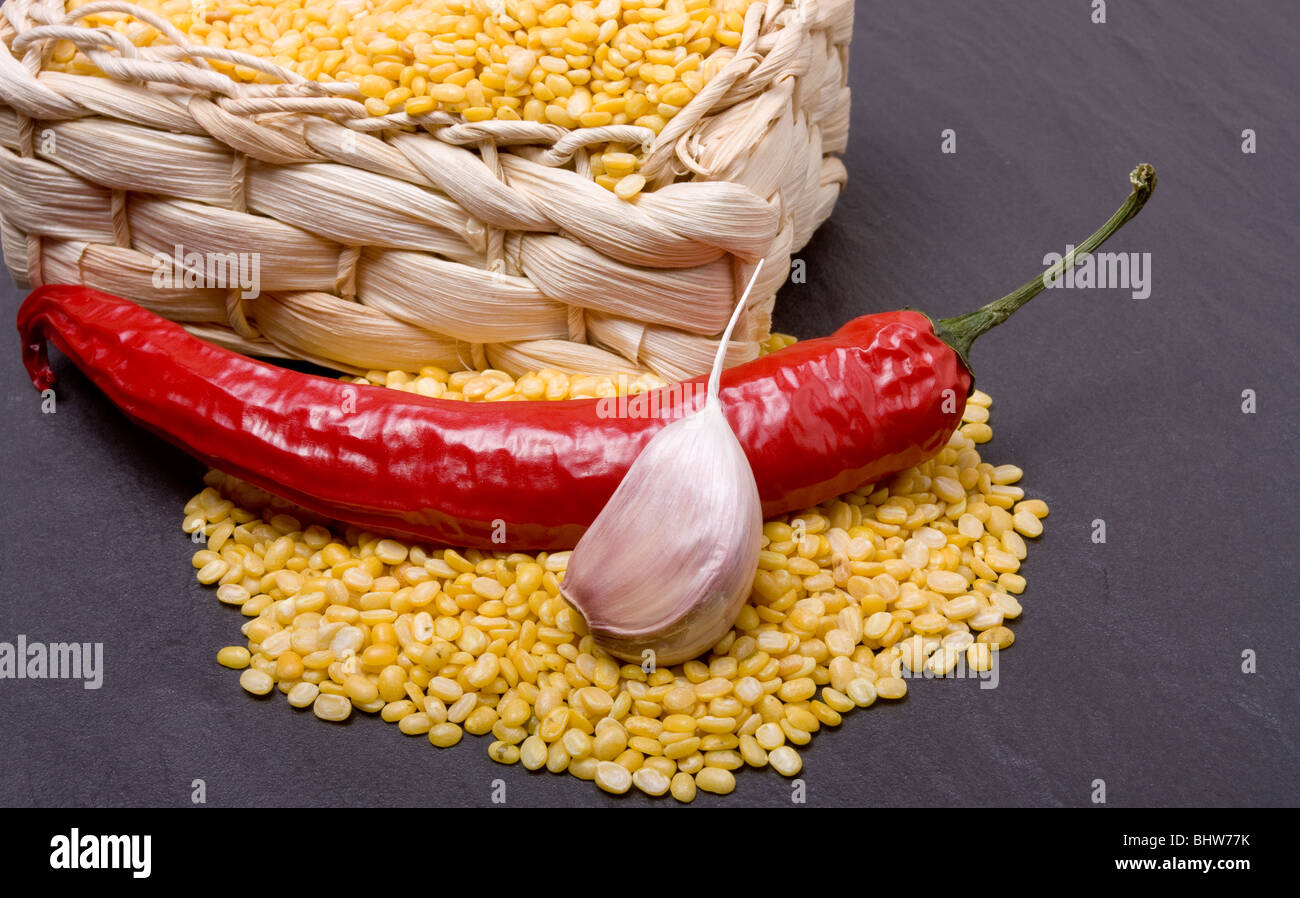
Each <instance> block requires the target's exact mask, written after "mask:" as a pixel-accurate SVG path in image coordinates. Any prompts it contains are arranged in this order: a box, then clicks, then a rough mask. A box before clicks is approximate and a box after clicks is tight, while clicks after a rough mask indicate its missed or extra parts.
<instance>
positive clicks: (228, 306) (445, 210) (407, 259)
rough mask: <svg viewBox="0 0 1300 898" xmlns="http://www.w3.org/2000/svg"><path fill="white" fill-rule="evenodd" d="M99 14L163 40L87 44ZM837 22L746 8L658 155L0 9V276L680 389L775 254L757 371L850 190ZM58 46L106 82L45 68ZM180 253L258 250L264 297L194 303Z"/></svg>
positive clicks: (751, 336) (750, 351) (186, 310)
mask: <svg viewBox="0 0 1300 898" xmlns="http://www.w3.org/2000/svg"><path fill="white" fill-rule="evenodd" d="M96 10H98V11H122V12H132V13H133V14H135V15H136V16H137V17H138V18H142V19H144V20H146V21H149V22H150V23H151V24H153V25H154V27H156V28H158V29H159V31H161V32H162V33H163V34H164V35H166V36H167V37H168V38H169V39H170V41H171V43H170V45H168V44H156V45H154V46H152V47H148V48H139V47H135V46H133V45H131V44H130V43H129V42H127V41H125V40H124V39H122V38H121V36H120V35H115V34H114V33H113V32H111V31H109V30H108V29H103V28H90V27H88V26H86V25H85V24H78V21H79V20H78V19H77V16H79V15H86V14H88V13H90V12H93V11H96ZM852 19H853V4H852V3H851V2H848V0H796V2H793V3H790V2H785V3H783V2H776V0H768V2H766V3H764V2H756V3H753V4H752V5H751V6H750V7H749V10H748V14H747V15H746V18H745V25H744V30H743V32H742V39H741V44H740V46H739V48H737V49H736V50H735V55H734V57H733V58H731V60H730V61H729V62H728V63H727V64H726V65H725V66H724V67H723V68H722V69H721V71H720V72H719V73H718V74H717V75H716V76H715V77H714V78H713V79H712V80H710V81H709V82H708V84H707V85H706V86H705V88H704V90H703V91H702V92H700V93H699V94H698V95H697V96H696V97H695V99H694V100H692V101H691V102H690V104H689V105H687V106H686V107H684V108H683V109H682V110H681V111H680V112H679V113H678V114H677V115H676V116H674V117H673V118H672V119H671V120H670V121H669V123H668V125H667V126H666V127H665V128H664V129H663V131H662V132H661V133H660V134H659V135H657V136H656V135H655V134H654V133H653V132H652V131H650V130H649V129H646V128H640V127H635V126H631V125H618V126H606V127H601V128H584V129H580V130H573V131H570V130H566V129H563V128H560V127H557V126H555V125H549V124H537V123H533V122H526V121H510V122H507V121H486V122H480V123H466V122H465V121H463V120H462V118H461V117H460V116H453V115H449V114H447V113H444V112H433V113H429V114H427V115H421V116H416V117H409V116H407V115H406V114H404V113H400V114H392V115H388V116H385V117H371V116H369V115H367V114H366V111H365V109H364V107H363V106H362V105H361V103H360V102H359V100H358V98H357V96H358V95H357V94H356V92H355V90H356V89H355V87H354V86H353V85H350V84H341V83H339V84H322V83H318V82H312V81H305V80H303V79H302V78H301V77H299V76H298V75H297V74H296V73H293V72H287V71H284V70H282V69H279V68H278V67H276V66H274V65H272V64H271V63H269V61H267V60H265V59H258V58H255V57H246V56H242V55H241V54H236V53H232V52H230V51H226V50H214V49H212V48H206V47H198V46H195V45H192V44H189V43H187V42H186V40H185V38H184V36H183V35H182V34H181V33H180V32H179V31H177V30H176V29H175V28H174V27H173V26H171V24H170V23H169V22H166V21H163V20H159V19H157V18H156V17H154V16H152V15H151V14H149V13H146V12H143V11H140V10H136V9H135V8H134V7H132V6H130V5H129V4H126V3H116V2H111V0H110V2H103V3H93V4H91V5H90V6H83V7H80V8H79V9H78V10H77V11H76V12H75V13H72V14H68V13H67V12H66V11H65V9H64V4H63V3H62V2H51V0H6V2H5V3H4V5H3V8H0V218H2V220H0V233H2V235H3V249H4V256H5V262H6V264H7V266H8V268H9V270H10V272H11V273H12V274H13V276H14V278H15V279H16V280H17V281H18V282H19V285H20V286H22V287H24V288H27V287H35V286H39V285H40V284H42V283H84V284H87V285H90V286H93V287H96V288H99V289H101V290H105V291H107V292H111V293H116V294H119V295H122V296H127V297H130V298H132V299H134V300H136V301H137V302H140V303H141V304H143V305H145V306H148V307H149V308H151V309H153V310H155V311H157V312H158V313H160V314H162V315H165V316H167V317H168V318H171V319H173V320H176V321H179V322H181V323H183V324H185V326H186V327H188V328H189V329H190V330H191V331H193V332H194V333H196V334H199V335H200V336H202V337H204V338H206V339H209V340H212V341H213V342H215V343H219V344H221V345H225V346H229V347H231V348H234V349H237V350H239V351H242V352H247V353H249V354H255V355H270V356H277V357H285V358H300V359H306V360H310V361H314V362H317V363H320V364H324V365H326V366H329V367H332V368H336V369H339V370H343V371H351V372H364V371H366V370H369V369H403V370H415V369H418V368H419V367H421V366H423V365H441V366H444V367H455V368H459V367H464V366H467V365H472V366H473V367H476V368H486V367H493V368H498V369H502V370H504V371H507V372H510V373H512V374H518V373H521V372H522V371H525V370H531V369H537V368H540V367H545V366H551V367H555V368H558V369H561V370H564V371H568V372H593V373H610V372H624V371H625V372H630V373H636V372H646V371H650V372H653V373H655V374H658V375H660V376H662V377H665V378H668V379H676V378H681V377H686V376H691V375H695V374H698V373H700V372H702V371H705V370H707V368H708V366H709V363H710V362H711V361H712V355H713V353H714V352H715V350H716V345H717V343H716V341H717V340H718V338H719V335H720V333H721V331H722V329H723V328H724V327H725V325H726V323H727V320H728V318H729V316H730V312H731V310H732V309H733V307H734V303H735V302H736V301H737V300H738V299H739V297H740V294H741V292H742V291H743V289H744V286H745V283H746V282H747V280H748V278H749V276H750V274H751V273H752V271H753V269H754V265H755V264H756V263H757V262H758V260H759V259H764V260H765V264H764V266H763V271H762V274H761V279H760V281H759V283H758V284H757V285H756V288H755V290H754V293H753V297H752V299H751V303H750V306H749V309H748V311H747V313H746V314H745V315H744V316H743V317H742V319H741V322H740V325H739V326H738V329H737V332H736V333H737V335H738V336H737V338H736V342H735V343H734V344H733V345H732V346H731V347H730V349H729V353H728V360H729V362H730V363H736V362H740V361H743V360H745V359H748V358H751V357H753V356H754V355H755V354H756V353H757V345H758V342H759V341H760V340H762V339H763V338H764V337H766V336H767V334H768V331H769V327H770V320H771V309H772V303H773V299H774V296H775V294H776V291H777V289H778V288H779V287H780V285H781V284H782V283H783V282H784V280H785V277H786V274H787V272H788V270H789V261H790V254H791V253H792V252H795V251H797V250H798V249H799V248H800V247H802V246H803V245H804V243H805V242H807V240H808V239H809V237H810V236H811V234H812V232H813V231H814V230H815V229H816V228H817V226H818V225H819V224H821V222H822V221H824V220H825V218H826V217H827V216H828V215H829V214H830V211H831V208H832V206H833V205H834V203H835V200H836V198H837V197H838V195H839V192H840V190H841V188H842V186H843V183H844V180H845V171H844V167H843V165H842V164H841V163H840V161H839V160H838V159H837V158H836V154H838V153H840V152H842V151H843V150H844V147H845V144H846V142H847V138H848V123H849V90H848V87H847V86H846V80H847V64H848V45H849V40H850V37H851V34H852V27H853V26H852ZM59 40H67V41H71V42H73V43H74V44H76V45H77V47H78V48H80V49H81V50H82V51H83V52H84V53H86V55H87V56H88V57H89V58H90V59H91V61H92V62H94V64H95V65H96V66H97V67H98V68H99V69H100V70H101V71H102V72H104V73H105V74H106V75H108V77H92V76H84V75H72V74H66V73H61V72H57V71H50V70H47V67H46V66H45V64H44V61H45V60H46V59H47V58H48V55H49V53H50V48H51V47H52V46H53V44H54V43H55V42H56V41H59ZM209 59H221V60H225V61H228V62H239V63H241V64H243V65H247V66H249V67H252V68H257V69H260V70H261V71H263V72H266V73H268V74H270V75H272V76H274V77H275V78H276V79H278V80H279V82H280V83H272V84H262V83H258V84H252V83H246V82H245V83H241V82H236V81H234V80H232V79H230V78H228V77H226V76H225V75H223V74H221V73H219V72H217V71H216V70H214V69H213V68H211V67H210V65H209V63H208V60H209ZM610 141H617V142H621V143H626V144H629V145H632V146H634V147H636V146H640V147H641V148H642V150H643V152H644V154H645V155H644V162H643V165H642V168H641V173H642V174H643V175H645V177H646V178H647V181H648V186H647V188H646V190H645V191H644V192H643V193H641V194H640V195H639V196H637V197H636V198H635V199H633V200H631V201H626V200H622V199H620V198H618V197H617V196H615V195H614V194H613V193H610V192H609V191H607V190H605V189H604V188H602V187H600V186H599V185H597V184H596V183H595V182H594V181H593V180H592V178H591V173H590V170H589V167H588V155H587V152H586V148H587V147H589V146H593V145H600V144H605V143H607V142H610ZM177 247H181V248H182V252H183V254H191V253H197V254H200V257H201V258H207V259H209V260H212V259H217V260H218V261H219V262H220V263H221V264H222V265H223V266H224V265H225V264H226V261H225V260H227V259H228V260H229V262H230V264H235V262H236V259H238V258H239V254H248V255H247V256H246V257H245V258H247V259H256V260H257V267H258V270H259V280H260V292H259V293H258V295H256V296H246V295H244V294H245V293H247V292H249V291H245V290H242V289H240V288H238V287H237V286H231V284H230V283H229V282H227V281H218V282H217V285H216V286H212V283H213V282H212V281H207V282H205V283H202V284H191V285H190V286H188V287H187V286H186V283H185V278H184V277H183V275H184V272H183V270H176V268H175V262H174V261H168V260H173V259H174V257H175V256H176V255H177V251H176V248H177ZM231 254H234V255H231ZM187 264H189V263H187V262H184V259H183V255H182V268H183V267H184V266H185V265H187ZM209 264H211V263H210V262H209ZM210 273H211V272H209V274H210ZM160 275H164V276H163V277H161V278H160ZM167 275H170V277H168V276H167ZM233 280H234V279H233V277H232V278H230V281H233ZM227 288H228V289H227Z"/></svg>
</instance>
